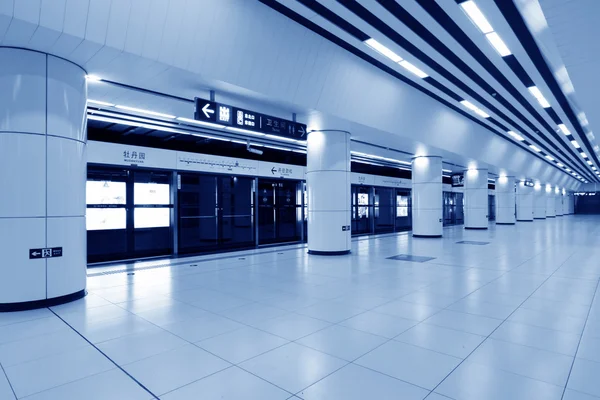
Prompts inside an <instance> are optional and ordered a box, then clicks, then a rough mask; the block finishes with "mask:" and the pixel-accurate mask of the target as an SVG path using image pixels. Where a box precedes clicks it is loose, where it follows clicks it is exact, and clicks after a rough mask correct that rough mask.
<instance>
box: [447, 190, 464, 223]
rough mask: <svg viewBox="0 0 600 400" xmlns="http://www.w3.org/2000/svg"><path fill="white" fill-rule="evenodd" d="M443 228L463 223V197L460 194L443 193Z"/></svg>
mask: <svg viewBox="0 0 600 400" xmlns="http://www.w3.org/2000/svg"><path fill="white" fill-rule="evenodd" d="M442 196H443V206H444V226H451V225H462V224H464V223H465V213H464V195H463V194H462V193H452V192H444V193H443V195H442Z"/></svg>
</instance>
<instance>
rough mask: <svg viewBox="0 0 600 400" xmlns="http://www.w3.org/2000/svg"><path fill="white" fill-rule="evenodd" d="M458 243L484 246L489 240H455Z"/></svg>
mask: <svg viewBox="0 0 600 400" xmlns="http://www.w3.org/2000/svg"><path fill="white" fill-rule="evenodd" d="M456 243H458V244H473V245H475V246H485V245H486V244H490V242H477V241H473V240H461V241H460V242H456Z"/></svg>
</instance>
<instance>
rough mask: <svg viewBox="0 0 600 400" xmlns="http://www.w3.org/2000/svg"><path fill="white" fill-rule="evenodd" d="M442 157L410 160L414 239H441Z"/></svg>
mask: <svg viewBox="0 0 600 400" xmlns="http://www.w3.org/2000/svg"><path fill="white" fill-rule="evenodd" d="M442 201H443V200H442V157H438V156H419V157H415V158H413V160H412V228H413V236H415V237H433V238H435V237H442V228H443V221H442V212H443V210H442Z"/></svg>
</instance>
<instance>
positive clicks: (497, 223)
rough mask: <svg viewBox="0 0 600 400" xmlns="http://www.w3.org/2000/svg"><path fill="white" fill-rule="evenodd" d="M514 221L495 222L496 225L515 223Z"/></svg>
mask: <svg viewBox="0 0 600 400" xmlns="http://www.w3.org/2000/svg"><path fill="white" fill-rule="evenodd" d="M515 224H516V222H496V225H515Z"/></svg>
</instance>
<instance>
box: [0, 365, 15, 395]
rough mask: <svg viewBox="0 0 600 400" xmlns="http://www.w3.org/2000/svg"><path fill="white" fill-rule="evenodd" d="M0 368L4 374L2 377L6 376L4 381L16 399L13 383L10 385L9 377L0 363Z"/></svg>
mask: <svg viewBox="0 0 600 400" xmlns="http://www.w3.org/2000/svg"><path fill="white" fill-rule="evenodd" d="M0 369H1V370H2V373H3V374H4V377H5V378H6V382H8V386H9V387H10V390H11V391H12V394H13V396H15V400H17V399H18V397H17V393H15V388H13V385H12V383H11V381H10V379H8V374H7V373H6V370H5V369H4V367H3V366H2V363H0Z"/></svg>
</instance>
